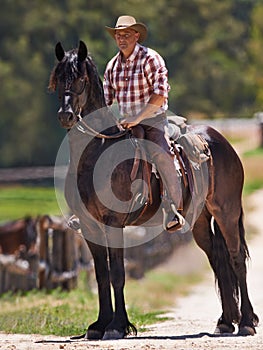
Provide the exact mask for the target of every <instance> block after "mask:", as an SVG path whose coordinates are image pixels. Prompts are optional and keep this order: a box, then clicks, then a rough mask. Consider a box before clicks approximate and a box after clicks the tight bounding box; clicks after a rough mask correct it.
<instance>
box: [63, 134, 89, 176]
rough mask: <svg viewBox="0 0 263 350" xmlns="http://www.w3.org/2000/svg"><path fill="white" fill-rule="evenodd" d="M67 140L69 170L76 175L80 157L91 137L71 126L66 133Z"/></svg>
mask: <svg viewBox="0 0 263 350" xmlns="http://www.w3.org/2000/svg"><path fill="white" fill-rule="evenodd" d="M68 140H69V151H70V159H69V160H70V163H69V171H70V172H71V173H75V175H76V172H77V169H78V165H79V161H80V158H81V156H82V154H83V152H84V150H85V149H86V147H87V145H88V144H89V143H90V142H91V141H92V138H91V137H90V136H89V135H87V134H83V133H82V132H81V131H79V130H78V129H77V128H73V129H71V130H70V131H69V133H68Z"/></svg>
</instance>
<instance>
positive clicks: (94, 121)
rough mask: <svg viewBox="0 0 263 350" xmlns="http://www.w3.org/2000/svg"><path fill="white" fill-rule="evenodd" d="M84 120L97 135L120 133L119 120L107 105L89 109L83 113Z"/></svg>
mask: <svg viewBox="0 0 263 350" xmlns="http://www.w3.org/2000/svg"><path fill="white" fill-rule="evenodd" d="M82 118H83V119H84V121H85V123H86V124H87V125H88V126H89V127H91V128H92V129H93V130H94V131H96V133H102V134H104V133H105V131H106V133H107V134H114V133H116V132H118V131H119V129H118V127H117V123H116V121H117V118H116V117H115V116H114V115H113V113H112V112H111V111H110V110H109V109H108V107H106V106H105V105H104V106H102V107H99V108H94V109H92V108H89V110H87V109H85V110H83V112H82Z"/></svg>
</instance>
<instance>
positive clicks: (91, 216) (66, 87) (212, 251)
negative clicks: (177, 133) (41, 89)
mask: <svg viewBox="0 0 263 350" xmlns="http://www.w3.org/2000/svg"><path fill="white" fill-rule="evenodd" d="M55 51H56V57H57V59H58V61H59V62H58V64H57V65H56V66H55V67H54V70H53V71H52V73H51V77H50V85H49V88H50V89H51V90H53V91H55V90H56V89H57V90H58V94H59V98H60V100H61V107H60V109H59V111H58V118H59V120H60V123H61V125H62V126H63V127H64V128H66V129H67V130H68V139H69V145H70V164H69V170H68V175H67V179H66V185H65V196H66V200H67V202H68V205H69V207H70V209H71V210H72V211H73V212H74V213H75V214H76V215H77V216H78V217H79V218H80V223H81V229H82V233H83V235H84V237H85V238H86V240H87V244H88V246H89V248H90V250H91V253H92V256H93V259H94V263H95V272H96V279H97V283H98V292H99V315H98V319H97V321H96V322H95V323H93V324H91V325H90V326H89V327H88V330H87V332H86V335H85V337H86V338H88V339H118V338H123V337H124V336H126V335H127V334H129V333H130V332H132V331H134V332H136V329H135V327H134V326H133V325H132V324H131V323H130V322H129V319H128V316H127V312H126V307H125V300H124V293H123V291H124V284H125V271H124V261H123V260H124V259H123V249H124V246H125V244H124V238H123V227H124V226H126V225H130V224H132V225H135V226H136V225H140V224H142V223H143V224H144V223H146V224H147V223H148V221H150V223H151V224H153V221H156V222H157V224H161V221H162V215H159V210H158V208H160V207H161V206H162V203H161V200H160V191H159V188H160V186H159V185H158V179H157V180H156V177H155V176H153V177H152V179H151V185H152V195H153V201H152V204H150V205H149V203H148V202H147V201H146V202H144V205H143V210H142V209H141V208H138V210H137V209H136V210H135V211H133V213H132V220H131V215H130V214H131V213H129V212H128V206H126V203H128V202H129V204H130V203H131V201H132V197H133V195H134V193H135V194H136V193H137V192H136V191H133V190H132V189H133V188H132V181H131V177H130V174H131V171H132V169H133V164H134V162H133V159H128V158H129V157H128V156H127V158H126V159H125V160H124V161H121V162H119V164H118V166H117V167H116V169H115V171H113V172H112V173H110V174H109V177H110V180H109V181H108V182H107V181H106V182H105V178H106V179H108V178H107V172H108V166H109V165H110V162H112V163H113V164H115V163H117V161H116V159H118V157H119V154H118V152H120V150H123V148H125V147H128V148H129V144H130V143H127V142H126V143H123V141H124V140H126V139H127V132H121V131H120V130H119V128H118V126H117V123H114V124H112V120H113V119H112V115H111V112H110V111H109V110H108V109H107V108H106V106H105V100H104V94H103V87H102V83H101V80H100V78H99V75H98V72H97V69H96V67H95V65H94V63H93V61H92V59H91V57H90V56H89V55H88V53H87V48H86V45H85V44H84V43H83V42H80V44H79V47H78V49H74V50H71V51H68V52H65V51H64V49H63V47H62V46H61V44H60V43H58V44H57V45H56V50H55ZM84 117H85V119H83V118H84ZM188 131H189V132H192V133H196V134H198V135H201V136H202V137H203V138H204V139H205V140H206V141H207V143H208V145H209V149H210V152H211V161H210V162H208V163H207V164H206V166H207V167H208V179H207V190H206V191H203V192H202V193H201V194H200V195H201V196H203V198H202V203H203V206H202V209H201V212H200V215H199V217H198V218H197V220H196V221H195V223H194V226H193V230H192V232H193V237H194V239H195V241H196V243H197V244H198V246H199V247H200V248H201V249H202V250H203V251H204V252H205V253H206V255H207V257H208V260H209V262H210V264H211V267H212V269H213V271H214V274H215V277H216V280H217V282H218V288H219V291H220V297H221V302H222V314H221V316H220V318H219V320H218V323H217V326H216V330H215V332H216V333H217V334H223V333H231V334H232V333H233V332H234V331H235V328H234V324H237V325H238V335H254V334H255V332H256V331H255V327H256V326H257V324H258V317H257V315H256V314H255V313H254V311H253V307H252V305H251V302H250V300H249V296H248V290H247V281H246V274H247V270H246V259H247V258H248V256H249V253H248V248H247V244H246V241H245V232H244V225H243V209H242V203H241V195H242V189H243V180H244V174H243V168H242V164H241V161H240V159H239V157H238V156H237V154H236V152H235V151H234V149H233V148H232V146H231V145H230V144H229V143H228V141H227V140H226V139H225V138H224V137H223V136H222V135H221V134H220V133H218V132H217V131H216V130H214V129H213V128H211V127H207V126H189V127H188ZM115 146H116V147H117V148H114V147H115ZM111 147H113V148H112V149H113V150H114V151H113V152H110V153H107V152H108V151H109V150H111ZM131 148H132V146H131ZM104 154H106V156H105V157H104V158H103V155H104ZM127 154H128V155H129V154H130V153H129V151H127ZM109 158H110V160H109ZM124 158H125V157H124ZM108 160H109V162H108ZM97 164H99V170H100V171H98V169H97ZM103 166H104V167H103ZM94 174H95V175H94ZM156 182H157V186H156ZM135 187H136V186H135ZM183 192H184V199H185V200H186V201H187V200H188V201H189V195H190V194H189V190H188V189H187V188H183ZM110 196H112V197H110ZM113 196H115V197H117V199H118V201H119V202H120V203H123V208H124V210H121V209H120V210H117V209H114V208H112V206H111V205H110V204H107V203H106V204H105V202H103V200H102V199H101V198H106V202H107V200H109V202H110V201H111V198H112V201H113ZM113 202H114V201H113ZM119 202H118V203H119ZM120 208H121V206H120ZM184 214H186V213H184ZM151 216H152V217H153V221H151ZM111 285H112V287H113V290H114V301H115V305H114V307H113V303H112V297H111ZM239 299H240V301H241V303H240V306H239Z"/></svg>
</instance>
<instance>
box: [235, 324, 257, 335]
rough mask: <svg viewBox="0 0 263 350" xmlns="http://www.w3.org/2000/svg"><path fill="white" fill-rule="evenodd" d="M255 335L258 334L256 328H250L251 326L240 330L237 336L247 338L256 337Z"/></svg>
mask: <svg viewBox="0 0 263 350" xmlns="http://www.w3.org/2000/svg"><path fill="white" fill-rule="evenodd" d="M255 334H256V330H255V328H253V327H250V326H244V327H240V328H239V331H238V334H237V335H240V336H242V337H246V336H248V335H255Z"/></svg>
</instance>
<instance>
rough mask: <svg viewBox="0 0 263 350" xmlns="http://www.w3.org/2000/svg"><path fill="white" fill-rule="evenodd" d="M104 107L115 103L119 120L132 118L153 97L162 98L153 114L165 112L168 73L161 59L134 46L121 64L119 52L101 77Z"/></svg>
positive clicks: (151, 52) (150, 51)
mask: <svg viewBox="0 0 263 350" xmlns="http://www.w3.org/2000/svg"><path fill="white" fill-rule="evenodd" d="M103 87H104V94H105V99H106V104H107V105H108V106H110V105H112V103H113V102H114V100H116V101H117V103H118V106H119V111H120V114H121V115H122V116H126V115H132V116H133V115H136V114H138V113H139V112H140V111H141V110H142V108H143V107H144V106H145V105H146V104H147V103H148V101H149V99H150V97H151V95H152V94H153V93H155V94H157V95H161V96H164V97H165V98H166V100H165V102H164V104H163V106H161V107H160V108H159V110H158V111H157V112H156V114H160V113H163V112H165V111H166V110H167V108H168V92H169V90H170V86H169V84H168V73H167V68H166V66H165V62H164V60H163V58H162V57H161V56H160V55H159V54H158V53H157V52H156V51H154V50H152V49H149V48H146V47H144V46H141V45H139V44H136V46H135V49H134V51H133V53H132V54H131V56H130V57H129V58H128V59H127V60H124V58H123V56H122V54H121V52H119V53H118V54H117V55H116V56H114V57H113V58H112V59H111V60H110V62H109V63H108V65H107V67H106V70H105V74H104V82H103Z"/></svg>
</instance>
